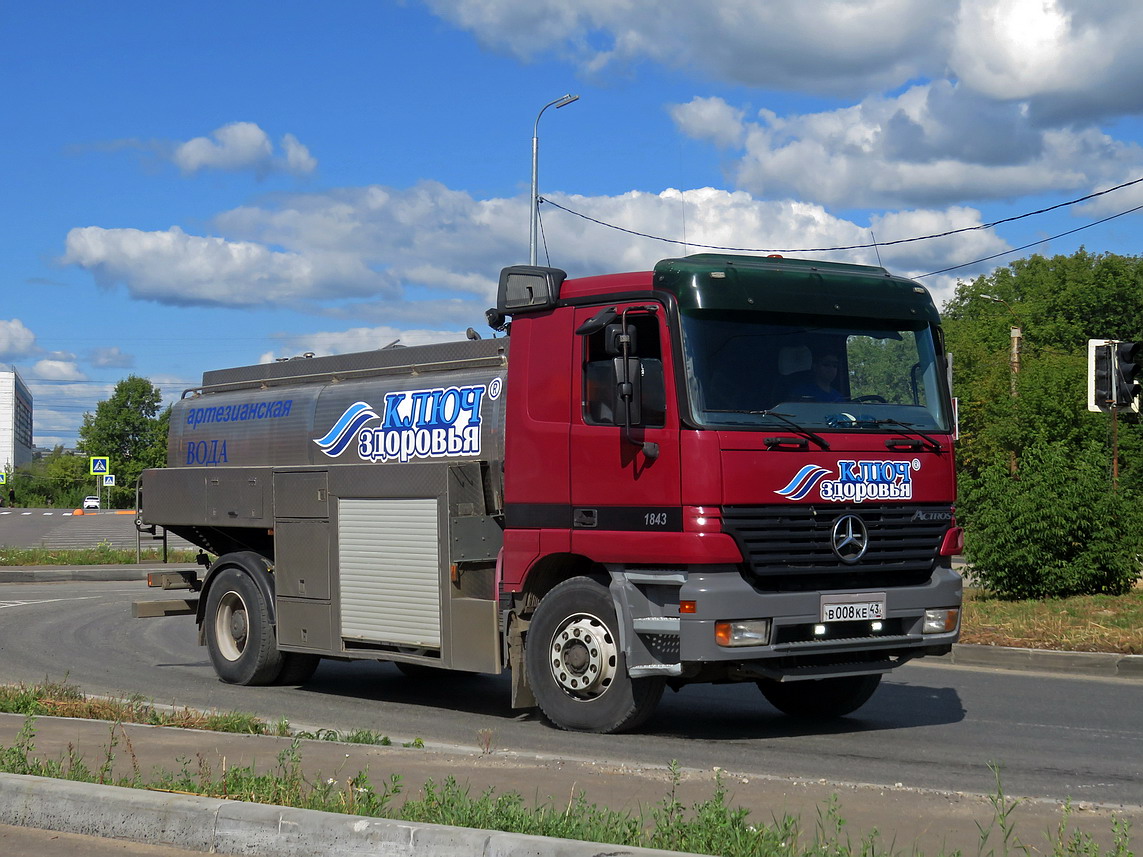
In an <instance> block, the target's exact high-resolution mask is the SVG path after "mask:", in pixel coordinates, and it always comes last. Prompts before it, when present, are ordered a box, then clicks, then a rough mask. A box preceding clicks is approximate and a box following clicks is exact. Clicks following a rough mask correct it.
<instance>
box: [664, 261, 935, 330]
mask: <svg viewBox="0 0 1143 857" xmlns="http://www.w3.org/2000/svg"><path fill="white" fill-rule="evenodd" d="M654 284H655V288H656V289H662V290H665V291H668V292H671V293H673V294H674V295H675V297H676V298H677V299H678V302H679V307H680V309H682V310H684V311H686V310H701V309H712V310H714V309H718V310H742V311H747V312H757V311H768V312H781V313H797V314H811V315H826V316H835V317H838V318H843V317H844V318H885V319H913V320H918V321H921V320H923V321H926V322H929V323H932V324H940V316H939V315H938V313H937V309H936V306H935V305H934V304H933V299H932V297H931V296H930V295H929V291H928V289H926V288H925V287H924V286H922V285H920V284H919V283H917V282H915V281H914V280H907V279H905V278H904V277H898V276H895V275H893V274H890V273H889V272H888V271H886V270H885V269H884V268H878V267H874V266H871V265H853V264H849V263H846V262H819V261H816V260H811V259H787V258H784V257H775V256H730V255H723V254H719V253H700V254H697V255H694V256H685V257H683V258H679V259H664V260H662V261H661V262H659V263H658V264H657V265H656V266H655V274H654Z"/></svg>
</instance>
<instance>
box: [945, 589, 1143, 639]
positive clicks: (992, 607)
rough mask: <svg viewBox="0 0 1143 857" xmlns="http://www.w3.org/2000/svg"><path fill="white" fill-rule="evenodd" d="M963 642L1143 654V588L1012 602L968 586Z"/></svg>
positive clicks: (963, 619) (963, 622)
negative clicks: (1049, 599)
mask: <svg viewBox="0 0 1143 857" xmlns="http://www.w3.org/2000/svg"><path fill="white" fill-rule="evenodd" d="M961 629H962V630H961V637H960V641H961V642H962V643H976V644H980V645H986V646H1016V647H1020V648H1029V649H1058V650H1061V651H1067V652H1114V653H1118V654H1125V655H1143V589H1139V588H1136V589H1134V590H1132V591H1131V592H1129V593H1128V594H1127V595H1118V596H1112V595H1088V596H1077V597H1074V598H1060V599H1055V600H1051V601H1007V600H1004V599H1002V598H996V597H994V596H989V595H985V594H984V593H981V592H978V591H974V590H968V591H966V593H965V599H964V614H963V618H962V621H961Z"/></svg>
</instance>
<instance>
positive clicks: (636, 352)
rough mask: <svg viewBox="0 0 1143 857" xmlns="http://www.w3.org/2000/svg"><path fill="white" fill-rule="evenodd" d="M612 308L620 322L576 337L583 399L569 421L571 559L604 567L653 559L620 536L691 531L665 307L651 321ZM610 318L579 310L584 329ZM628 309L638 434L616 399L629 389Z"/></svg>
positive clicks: (642, 308)
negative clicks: (685, 522)
mask: <svg viewBox="0 0 1143 857" xmlns="http://www.w3.org/2000/svg"><path fill="white" fill-rule="evenodd" d="M609 306H615V308H616V310H617V317H616V319H615V321H614V322H612V323H609V324H607V325H606V326H605V327H604V328H603V329H601V330H598V331H596V332H594V333H590V334H586V335H584V334H577V335H576V337H575V339H576V342H575V344H574V346H573V349H574V356H573V360H572V367H573V371H577V372H578V373H579V378H578V384H579V390H580V395H579V396H578V397H577V396H575V395H573V396H572V413H571V415H570V423H571V451H570V456H571V468H570V469H571V499H572V550H573V551H575V552H576V553H583V554H585V555H587V556H590V557H592V558H594V559H597V560H599V561H613V562H622V561H634V562H637V561H640V556H642V557H643V558H644V561H645V559H646V553H645V550H644V549H641V548H639V547H638V546H637V543H638V542H642V541H644V538H642V537H640V538H626V539H624V538H620V537H618V536H619V534H621V533H632V534H653V533H656V532H659V533H662V532H679V531H680V530H681V529H682V509H681V506H680V502H681V501H680V496H681V495H680V492H681V489H680V484H681V479H680V474H679V467H680V461H679V414H678V403H677V401H676V397H675V394H674V390H675V373H674V367H673V366H672V365H671V348H670V339H669V336H668V330H667V326H666V322H665V318H664V316H665V313H664V311H663V307H662V306H658V305H655V309H656V311H654V312H651V311H649V307H650V306H651V305H649V304H647V303H646V302H643V303H638V304H635V303H631V302H628V303H618V304H614V305H609ZM602 309H604V307H598V306H597V307H580V308H577V310H576V321H575V326H576V329H578V328H579V327H580V325H582V324H583V323H584V322H586V321H587V320H588V319H591V318H593V317H594V316H596V315H597V314H598V313H599V312H600V311H601V310H602ZM625 309H626V310H627V313H626V323H627V325H628V332H629V333H630V336H631V338H630V340H629V342H628V360H627V365H628V376H627V380H628V381H629V382H635V381H636V380H637V383H633V386H634V388H635V394H636V395H637V396H638V401H637V406H636V407H635V408H634V409H633V413H632V417H633V418H634V420H633V423H632V426H631V429H630V431H628V430H627V429H626V427H625V425H624V421H623V403H622V401H621V399H618V398H617V385H618V384H620V383H622V381H623V379H624V376H623V368H622V367H623V356H622V342H621V340H620V339H619V336H618V335H619V334H620V333H622V329H621V328H622V324H623V312H624V310H625ZM573 383H574V382H573ZM573 389H574V387H573ZM649 445H653V447H652V446H649ZM628 554H630V555H628Z"/></svg>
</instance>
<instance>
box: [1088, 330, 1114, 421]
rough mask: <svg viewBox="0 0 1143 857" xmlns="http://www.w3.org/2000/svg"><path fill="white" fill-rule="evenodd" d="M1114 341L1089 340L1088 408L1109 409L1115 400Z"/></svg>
mask: <svg viewBox="0 0 1143 857" xmlns="http://www.w3.org/2000/svg"><path fill="white" fill-rule="evenodd" d="M1114 345H1115V344H1114V341H1113V340H1110V339H1089V340H1088V341H1087V409H1088V410H1089V411H1097V412H1099V411H1109V410H1111V406H1112V404H1114V402H1115V371H1114V370H1115V367H1114V366H1113V361H1112V356H1111V352H1112V349H1113V348H1114Z"/></svg>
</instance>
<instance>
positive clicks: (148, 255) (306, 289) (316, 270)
mask: <svg viewBox="0 0 1143 857" xmlns="http://www.w3.org/2000/svg"><path fill="white" fill-rule="evenodd" d="M62 261H63V263H64V264H69V265H77V266H79V267H81V268H84V269H86V270H88V271H90V272H91V273H92V275H93V276H94V277H95V279H96V281H97V282H98V283H99V284H100V285H102V286H104V287H111V286H113V285H115V284H117V283H122V284H123V285H125V286H126V287H127V290H128V291H129V292H130V294H131V296H132V297H135V298H138V299H141V300H154V301H158V302H160V303H167V304H175V305H183V306H190V305H200V306H210V305H214V306H231V307H242V306H256V305H260V304H283V303H290V302H293V301H296V300H303V299H313V298H320V297H323V296H328V295H351V294H366V293H371V292H375V291H385V290H386V289H387V286H386V284H385V282H384V281H383V279H382V278H381V277H380V276H379V275H378V274H377V273H376V272H373V271H371V270H369V269H368V268H367V267H366V266H365V264H364V263H363V261H362V260H361V259H360V258H359V257H357V256H353V255H351V254H346V253H328V252H321V251H311V252H308V253H306V254H302V253H297V252H282V251H277V250H272V249H270V248H269V247H267V246H265V245H263V244H257V243H253V242H249V241H228V240H225V239H223V238H216V237H206V236H199V235H188V234H186V233H185V232H183V231H182V230H181V229H179V228H178V227H177V226H172V227H171V228H170V229H168V230H167V231H165V232H144V231H141V230H138V229H103V228H101V227H98V226H85V227H80V228H76V229H72V230H71V231H70V232H69V233H68V236H67V245H66V252H65V254H64V257H63V259H62Z"/></svg>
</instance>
